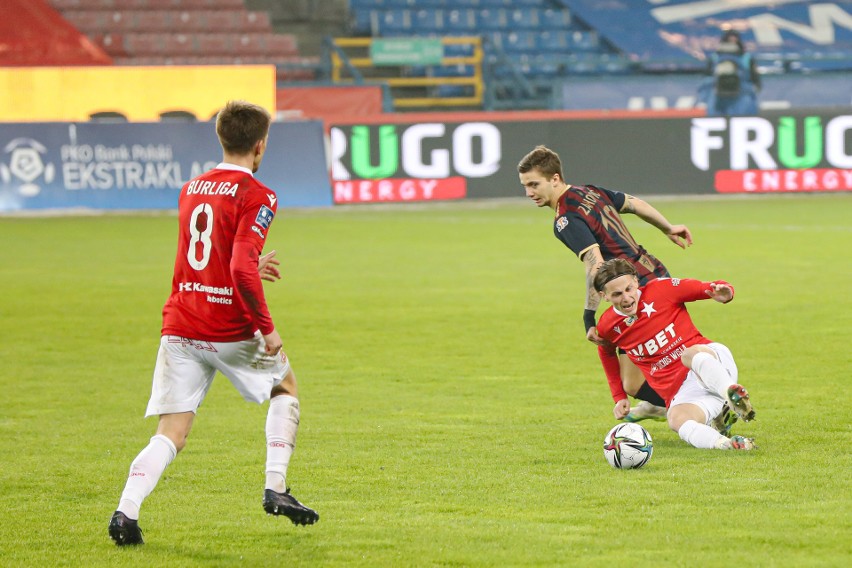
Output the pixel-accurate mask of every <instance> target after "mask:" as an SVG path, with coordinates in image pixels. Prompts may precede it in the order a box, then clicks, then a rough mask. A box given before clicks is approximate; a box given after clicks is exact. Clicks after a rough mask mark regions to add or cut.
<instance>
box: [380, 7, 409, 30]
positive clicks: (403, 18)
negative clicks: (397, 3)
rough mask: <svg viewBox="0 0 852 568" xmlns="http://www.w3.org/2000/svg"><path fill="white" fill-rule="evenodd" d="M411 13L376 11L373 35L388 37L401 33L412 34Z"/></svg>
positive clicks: (403, 11) (406, 11)
mask: <svg viewBox="0 0 852 568" xmlns="http://www.w3.org/2000/svg"><path fill="white" fill-rule="evenodd" d="M411 29H412V25H411V12H410V11H409V10H384V11H379V10H374V11H373V35H379V36H383V35H387V34H394V33H400V32H410V31H411Z"/></svg>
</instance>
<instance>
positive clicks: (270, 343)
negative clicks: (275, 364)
mask: <svg viewBox="0 0 852 568" xmlns="http://www.w3.org/2000/svg"><path fill="white" fill-rule="evenodd" d="M263 342H264V343H265V344H266V354H267V355H275V354H276V353H278V352H279V351H281V347H282V343H281V336H280V335H278V332H277V331H275V330H274V329H273V330H272V333H270V334H268V335H264V336H263Z"/></svg>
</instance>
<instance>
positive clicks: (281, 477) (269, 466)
mask: <svg viewBox="0 0 852 568" xmlns="http://www.w3.org/2000/svg"><path fill="white" fill-rule="evenodd" d="M298 429H299V400H298V399H297V398H296V397H293V396H290V395H278V396H276V397H274V398H273V399H272V400H270V401H269V413H268V414H267V415H266V489H272V490H273V491H275V492H277V493H284V491H286V490H287V466H288V465H289V464H290V456H292V455H293V450H294V449H295V448H296V431H297V430H298Z"/></svg>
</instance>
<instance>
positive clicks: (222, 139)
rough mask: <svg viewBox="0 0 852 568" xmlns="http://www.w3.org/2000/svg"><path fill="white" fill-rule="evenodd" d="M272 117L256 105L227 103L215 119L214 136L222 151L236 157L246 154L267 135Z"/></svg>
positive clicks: (244, 102) (243, 102)
mask: <svg viewBox="0 0 852 568" xmlns="http://www.w3.org/2000/svg"><path fill="white" fill-rule="evenodd" d="M271 122H272V116H271V115H270V114H269V112H268V111H267V110H266V109H265V108H263V107H261V106H258V105H256V104H253V103H249V102H246V101H228V103H227V104H226V105H225V107H224V108H223V109H222V110H220V111H219V114H218V116H217V117H216V135H217V136H218V137H219V143H220V144H221V145H222V149H223V150H225V152H226V153H228V154H236V155H238V156H241V155H245V154H248V153H249V152H251V151H252V149H253V148H254V145H255V144H257V143H258V142H260V141H261V140H263V139H264V138H266V135H267V134H269V124H270V123H271Z"/></svg>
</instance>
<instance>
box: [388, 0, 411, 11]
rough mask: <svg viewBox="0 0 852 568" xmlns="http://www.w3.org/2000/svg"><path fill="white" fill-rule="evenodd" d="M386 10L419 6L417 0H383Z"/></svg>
mask: <svg viewBox="0 0 852 568" xmlns="http://www.w3.org/2000/svg"><path fill="white" fill-rule="evenodd" d="M383 3H384V8H385V9H386V10H413V9H416V8H419V6H418V4H419V2H417V0H383Z"/></svg>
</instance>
